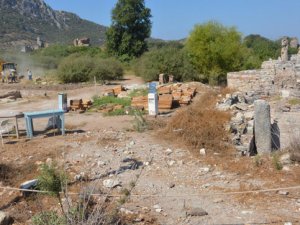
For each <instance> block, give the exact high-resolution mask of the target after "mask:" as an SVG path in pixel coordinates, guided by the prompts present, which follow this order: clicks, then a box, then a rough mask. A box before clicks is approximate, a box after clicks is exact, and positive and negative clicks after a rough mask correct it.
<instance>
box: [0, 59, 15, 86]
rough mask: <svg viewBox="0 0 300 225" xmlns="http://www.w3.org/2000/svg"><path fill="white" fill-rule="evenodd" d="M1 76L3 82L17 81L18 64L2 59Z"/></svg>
mask: <svg viewBox="0 0 300 225" xmlns="http://www.w3.org/2000/svg"><path fill="white" fill-rule="evenodd" d="M0 76H1V81H2V83H5V82H6V83H9V82H16V80H17V78H18V76H17V64H15V63H12V62H5V61H3V60H1V59H0Z"/></svg>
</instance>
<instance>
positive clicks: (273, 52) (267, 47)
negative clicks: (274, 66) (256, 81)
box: [243, 34, 281, 64]
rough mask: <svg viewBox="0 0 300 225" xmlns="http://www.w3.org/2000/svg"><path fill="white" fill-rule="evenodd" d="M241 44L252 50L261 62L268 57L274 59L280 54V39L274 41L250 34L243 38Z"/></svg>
mask: <svg viewBox="0 0 300 225" xmlns="http://www.w3.org/2000/svg"><path fill="white" fill-rule="evenodd" d="M243 44H244V45H245V46H246V47H247V48H250V49H252V50H253V54H254V55H255V56H257V57H258V58H259V59H260V61H261V63H262V62H263V61H265V60H268V59H269V58H273V59H274V58H275V59H276V58H278V56H280V49H281V40H279V41H278V42H275V41H272V40H269V39H268V38H265V37H262V36H260V35H255V34H251V35H248V36H246V37H245V38H244V43H243ZM261 63H260V64H261Z"/></svg>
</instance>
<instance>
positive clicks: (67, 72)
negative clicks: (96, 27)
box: [58, 54, 123, 83]
mask: <svg viewBox="0 0 300 225" xmlns="http://www.w3.org/2000/svg"><path fill="white" fill-rule="evenodd" d="M122 76H123V67H122V64H121V63H120V62H118V61H117V60H115V59H112V58H109V59H98V58H92V57H90V56H80V55H78V54H73V55H71V56H69V57H67V58H65V59H64V60H63V61H62V62H61V64H60V65H59V67H58V78H59V80H61V81H62V82H63V83H78V82H87V81H90V80H91V81H93V80H94V77H96V79H98V80H101V81H104V80H115V79H119V78H121V77H122Z"/></svg>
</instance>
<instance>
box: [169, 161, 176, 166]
mask: <svg viewBox="0 0 300 225" xmlns="http://www.w3.org/2000/svg"><path fill="white" fill-rule="evenodd" d="M167 163H168V165H169V166H173V165H174V164H175V163H176V162H175V161H174V160H171V161H168V162H167Z"/></svg>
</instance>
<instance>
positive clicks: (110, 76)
mask: <svg viewBox="0 0 300 225" xmlns="http://www.w3.org/2000/svg"><path fill="white" fill-rule="evenodd" d="M95 64H96V65H95V66H94V68H93V70H92V71H91V73H90V77H91V78H93V77H96V79H97V80H100V81H102V82H103V81H105V80H117V79H120V78H122V77H123V73H124V71H123V67H122V64H121V63H120V62H119V61H117V60H115V59H113V58H109V59H101V60H97V62H95Z"/></svg>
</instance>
